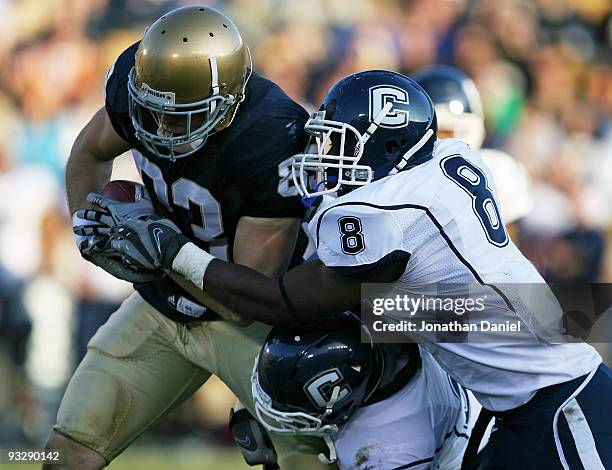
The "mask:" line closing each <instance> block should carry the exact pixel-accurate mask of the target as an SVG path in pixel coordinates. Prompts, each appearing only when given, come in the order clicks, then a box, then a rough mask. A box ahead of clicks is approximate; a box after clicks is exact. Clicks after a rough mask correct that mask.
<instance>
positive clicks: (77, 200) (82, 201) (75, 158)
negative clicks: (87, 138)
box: [66, 139, 113, 213]
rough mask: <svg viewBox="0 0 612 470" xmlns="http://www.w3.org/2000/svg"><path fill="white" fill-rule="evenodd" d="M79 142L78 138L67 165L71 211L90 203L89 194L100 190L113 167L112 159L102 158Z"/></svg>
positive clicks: (67, 191) (107, 179) (67, 185)
mask: <svg viewBox="0 0 612 470" xmlns="http://www.w3.org/2000/svg"><path fill="white" fill-rule="evenodd" d="M78 143H79V141H78V139H77V141H76V142H75V145H74V146H73V148H72V151H71V152H70V158H69V159H68V163H67V165H66V196H67V198H68V207H69V209H70V212H71V213H73V212H74V211H76V210H77V209H79V208H82V207H86V206H87V205H88V203H87V200H86V198H87V194H88V193H90V192H100V190H101V189H102V188H103V187H104V184H105V183H107V182H108V181H109V180H110V176H111V171H112V169H113V162H112V161H104V160H100V159H99V158H97V157H96V156H95V155H93V154H91V153H90V152H88V151H86V150H84V149H83V148H81V147H80V146H79V145H78Z"/></svg>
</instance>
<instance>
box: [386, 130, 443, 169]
mask: <svg viewBox="0 0 612 470" xmlns="http://www.w3.org/2000/svg"><path fill="white" fill-rule="evenodd" d="M433 134H434V131H433V129H427V132H425V134H424V135H423V137H421V139H420V140H419V141H418V142H417V143H416V144H414V145H413V146H412V147H410V148H409V149H408V151H407V152H406V153H405V154H404V156H403V157H402V159H401V160H400V161H399V163H398V164H397V165H395V166H394V167H393V168H391V171H390V172H389V174H390V175H395V174H396V173H398V172H400V171H401V170H402V169H403V168H404V167H405V166H406V164H407V163H408V160H410V157H412V156H413V155H414V154H415V153H417V152H418V151H419V150H421V147H423V146H424V145H425V144H426V143H427V142H428V141H429V139H431V136H432V135H433Z"/></svg>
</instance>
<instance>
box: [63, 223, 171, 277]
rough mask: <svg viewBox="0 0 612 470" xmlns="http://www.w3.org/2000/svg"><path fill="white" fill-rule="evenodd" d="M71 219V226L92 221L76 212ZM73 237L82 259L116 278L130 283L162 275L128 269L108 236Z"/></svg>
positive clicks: (83, 224)
mask: <svg viewBox="0 0 612 470" xmlns="http://www.w3.org/2000/svg"><path fill="white" fill-rule="evenodd" d="M72 220H73V228H74V227H77V226H86V225H87V224H88V223H92V222H90V221H88V220H85V219H82V218H79V216H78V214H77V213H75V214H74V216H73V218H72ZM92 233H93V232H92ZM75 238H76V243H77V246H78V248H79V252H80V253H81V256H82V257H83V258H84V259H86V260H87V261H89V262H91V263H93V264H95V265H96V266H98V267H100V268H102V269H104V271H106V272H107V273H109V274H111V275H112V276H114V277H116V278H118V279H123V280H124V281H128V282H132V283H144V282H151V281H154V280H156V279H159V278H160V277H162V276H163V275H164V273H162V272H155V271H152V270H147V271H143V270H140V271H136V270H133V269H130V268H129V267H128V266H127V265H125V264H124V262H123V260H122V257H121V255H119V254H118V253H116V252H115V251H114V250H113V249H112V248H111V247H110V240H109V237H108V236H103V235H97V234H95V235H94V234H92V235H76V237H75Z"/></svg>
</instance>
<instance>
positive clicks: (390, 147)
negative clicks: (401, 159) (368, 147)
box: [385, 139, 405, 159]
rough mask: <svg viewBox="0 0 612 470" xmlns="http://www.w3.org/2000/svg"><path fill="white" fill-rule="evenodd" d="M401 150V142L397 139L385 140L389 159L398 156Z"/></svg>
mask: <svg viewBox="0 0 612 470" xmlns="http://www.w3.org/2000/svg"><path fill="white" fill-rule="evenodd" d="M402 140H405V139H402ZM400 150H401V147H400V143H399V142H398V141H397V140H395V139H391V140H387V141H386V142H385V154H386V157H387V158H389V159H391V158H396V157H397V156H398V154H399V152H400Z"/></svg>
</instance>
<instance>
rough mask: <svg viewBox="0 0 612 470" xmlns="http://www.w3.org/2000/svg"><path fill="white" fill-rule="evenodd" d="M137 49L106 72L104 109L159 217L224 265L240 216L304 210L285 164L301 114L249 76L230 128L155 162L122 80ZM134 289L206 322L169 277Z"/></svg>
mask: <svg viewBox="0 0 612 470" xmlns="http://www.w3.org/2000/svg"><path fill="white" fill-rule="evenodd" d="M137 48H138V43H136V44H134V45H132V46H131V47H129V48H128V49H126V50H125V51H124V52H123V53H122V54H121V55H120V56H119V58H118V59H117V61H116V62H115V64H114V65H113V67H112V68H111V70H110V71H109V73H108V75H107V78H106V85H105V92H106V111H107V113H108V115H109V117H110V120H111V123H112V124H113V127H114V128H115V130H116V131H117V133H118V134H119V135H120V136H121V137H122V138H123V139H125V140H126V141H128V142H129V143H130V146H131V147H132V153H133V155H134V159H135V162H136V166H137V167H138V171H139V172H140V175H141V176H142V180H143V182H144V184H145V186H146V187H147V189H148V190H149V192H150V194H151V196H152V197H153V198H154V199H155V202H156V204H157V205H158V206H163V207H164V208H165V212H167V213H166V214H165V215H169V217H170V218H172V220H174V222H175V223H176V224H177V225H178V226H179V227H180V228H181V230H182V231H183V233H185V234H186V235H187V236H188V237H189V238H190V239H191V240H192V241H193V242H194V243H195V244H197V245H198V246H200V247H201V248H203V249H206V250H208V251H209V252H211V253H212V254H213V255H216V256H219V257H223V256H224V255H226V256H227V258H228V259H230V260H231V259H232V253H231V247H232V245H233V241H234V236H235V232H236V226H237V224H238V220H239V219H240V217H242V216H250V217H300V218H301V217H302V216H303V215H304V211H305V208H304V207H303V205H302V204H301V202H300V199H299V197H298V195H297V191H296V189H295V187H293V184H292V182H291V181H290V174H289V171H288V168H289V167H288V159H290V158H291V157H292V156H293V155H295V154H296V153H299V152H301V151H303V149H304V147H305V145H306V142H307V135H306V133H305V131H304V124H305V123H306V119H307V118H308V115H307V113H306V111H305V110H304V109H303V108H302V107H301V106H300V105H299V104H297V103H296V102H295V101H293V100H292V99H291V98H289V97H288V96H287V95H286V94H285V93H284V92H283V91H282V90H281V89H280V88H279V87H278V86H277V85H275V84H274V83H272V82H271V81H269V80H267V79H265V78H263V77H261V76H259V75H258V74H256V73H253V74H252V75H251V77H250V79H249V81H248V83H247V86H246V97H245V100H244V101H243V102H242V103H241V104H240V105H239V108H238V112H237V113H236V116H235V118H234V120H233V122H232V123H231V125H230V126H228V127H227V128H225V129H223V130H222V131H220V132H217V133H215V134H212V135H210V136H209V137H208V140H207V141H206V144H205V145H204V147H202V149H200V150H199V151H197V152H196V153H194V154H193V155H190V156H188V157H184V158H180V159H177V160H176V161H170V160H167V159H162V158H159V157H156V156H155V155H153V154H152V153H150V152H148V151H147V150H146V149H145V148H144V147H143V145H142V144H141V143H140V141H139V140H138V139H137V138H136V137H135V131H134V127H133V125H132V121H131V119H130V117H129V113H128V91H127V81H128V74H129V72H130V70H131V68H132V67H133V66H134V62H135V59H134V55H135V53H136V49H137ZM283 162H284V163H283ZM135 287H136V289H137V290H138V291H139V292H140V294H141V295H142V296H143V297H144V298H145V300H147V302H149V303H150V304H152V305H153V306H154V307H155V308H157V309H158V310H159V311H160V312H162V313H163V314H165V315H166V316H168V317H170V318H172V319H173V320H176V321H179V322H184V321H190V320H194V319H210V318H212V315H211V312H205V311H204V310H205V309H204V308H203V307H202V306H201V305H199V304H197V303H196V302H195V301H194V299H193V298H192V297H190V296H189V295H188V294H187V293H186V292H185V291H184V290H183V289H181V288H180V287H178V286H177V285H176V284H175V283H174V282H172V281H171V280H170V279H169V278H165V279H163V280H161V281H158V282H153V283H147V284H140V285H136V286H135Z"/></svg>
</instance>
